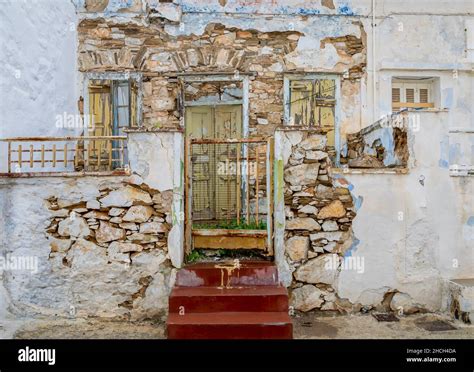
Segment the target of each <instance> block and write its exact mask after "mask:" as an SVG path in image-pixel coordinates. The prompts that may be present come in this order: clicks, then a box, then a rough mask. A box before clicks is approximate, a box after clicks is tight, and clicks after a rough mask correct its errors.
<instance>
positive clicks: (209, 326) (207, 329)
mask: <svg viewBox="0 0 474 372" xmlns="http://www.w3.org/2000/svg"><path fill="white" fill-rule="evenodd" d="M292 335H293V325H292V323H291V319H290V317H289V315H288V313H286V312H277V313H274V312H256V313H255V312H251V313H248V312H224V313H198V314H188V315H179V314H176V313H173V314H169V318H168V338H169V339H291V338H292Z"/></svg>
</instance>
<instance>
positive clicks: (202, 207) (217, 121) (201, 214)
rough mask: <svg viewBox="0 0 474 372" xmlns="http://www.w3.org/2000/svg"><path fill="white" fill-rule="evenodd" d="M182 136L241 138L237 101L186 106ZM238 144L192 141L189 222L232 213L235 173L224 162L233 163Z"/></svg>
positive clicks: (233, 208) (234, 196)
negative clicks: (190, 212) (214, 105)
mask: <svg viewBox="0 0 474 372" xmlns="http://www.w3.org/2000/svg"><path fill="white" fill-rule="evenodd" d="M186 137H187V138H188V139H189V138H197V139H203V138H227V139H228V138H241V137H242V107H241V106H240V105H225V106H216V107H212V106H197V107H188V108H187V109H186ZM238 148H239V146H238V145H236V144H230V145H227V144H194V145H192V149H191V153H192V158H191V167H192V194H193V195H192V219H193V222H197V221H213V220H223V219H224V220H229V219H230V218H231V214H234V213H235V208H236V205H237V202H236V197H237V192H236V187H237V178H236V174H232V172H229V167H228V166H229V165H230V164H231V163H232V161H233V162H234V163H235V159H236V155H237V149H238ZM234 168H235V165H234ZM223 169H224V170H225V171H224V172H222V170H223Z"/></svg>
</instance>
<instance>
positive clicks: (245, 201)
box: [186, 138, 273, 252]
mask: <svg viewBox="0 0 474 372" xmlns="http://www.w3.org/2000/svg"><path fill="white" fill-rule="evenodd" d="M186 152H187V154H186V175H187V177H186V203H187V207H186V211H187V218H186V222H187V230H188V232H189V235H190V236H191V240H192V236H193V235H199V236H202V234H208V236H214V237H215V236H216V235H232V234H234V235H239V236H245V235H247V236H253V237H255V236H258V237H260V238H261V237H263V241H264V243H265V244H264V246H263V245H262V244H260V243H258V244H257V243H255V244H256V245H258V246H257V247H253V245H255V244H254V243H251V242H250V241H247V242H245V244H248V247H247V246H246V245H245V244H244V243H243V242H239V243H238V244H237V245H239V246H238V247H235V248H257V249H265V250H266V251H267V252H270V251H271V239H272V205H273V200H272V189H273V187H272V186H273V185H272V162H273V157H272V153H273V140H272V139H271V138H270V139H262V138H246V139H220V138H219V139H215V138H213V139H189V140H188V141H187V144H186ZM217 231H220V233H219V234H218V233H217ZM222 241H223V240H221V243H222ZM222 244H227V245H229V246H226V248H232V246H231V245H230V244H231V243H228V242H226V243H222ZM190 245H192V242H191V243H190ZM209 245H210V247H209V248H217V247H218V244H217V243H216V246H214V243H212V242H210V243H209ZM190 249H192V247H191V246H189V250H190Z"/></svg>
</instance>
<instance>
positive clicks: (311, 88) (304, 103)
mask: <svg viewBox="0 0 474 372" xmlns="http://www.w3.org/2000/svg"><path fill="white" fill-rule="evenodd" d="M338 96H339V79H338V78H337V77H336V76H333V75H316V74H311V75H304V76H301V75H299V76H297V75H295V76H287V77H285V122H286V125H298V126H305V127H313V128H317V129H319V130H321V132H323V133H325V134H326V136H327V144H328V152H329V154H330V155H331V156H332V157H334V158H335V157H337V156H336V148H337V147H338V146H336V145H337V141H338V140H339V135H338V133H337V97H338Z"/></svg>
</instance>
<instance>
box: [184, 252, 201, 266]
mask: <svg viewBox="0 0 474 372" xmlns="http://www.w3.org/2000/svg"><path fill="white" fill-rule="evenodd" d="M204 256H205V255H204V254H203V253H202V252H201V251H199V250H194V251H192V252H191V253H190V254H188V255H187V256H186V262H188V263H192V262H196V261H198V260H200V259H202V258H203V257H204Z"/></svg>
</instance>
